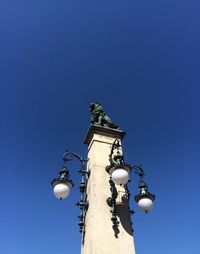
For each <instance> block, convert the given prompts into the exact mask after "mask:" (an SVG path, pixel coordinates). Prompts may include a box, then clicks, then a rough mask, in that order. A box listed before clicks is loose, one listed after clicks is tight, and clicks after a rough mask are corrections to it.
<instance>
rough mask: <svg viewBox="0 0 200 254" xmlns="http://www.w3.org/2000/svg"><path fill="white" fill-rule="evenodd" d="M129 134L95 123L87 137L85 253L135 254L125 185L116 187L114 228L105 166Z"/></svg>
mask: <svg viewBox="0 0 200 254" xmlns="http://www.w3.org/2000/svg"><path fill="white" fill-rule="evenodd" d="M124 135H125V133H124V132H123V131H121V130H118V129H111V128H106V127H101V126H98V125H91V126H90V129H89V131H88V133H87V136H86V138H85V140H84V144H87V145H88V159H89V161H88V170H89V171H90V176H89V179H88V184H87V197H88V202H89V207H88V211H87V214H86V218H85V234H84V239H83V243H82V248H81V254H135V249H134V242H133V235H132V227H131V220H130V213H129V205H128V202H127V197H126V195H125V194H126V192H125V190H124V187H121V186H116V188H117V191H118V197H117V219H118V221H119V225H118V227H117V228H115V229H113V223H112V221H111V216H112V214H111V212H110V210H111V207H109V206H108V204H107V202H106V200H107V198H108V197H110V196H111V191H110V184H109V178H110V175H109V174H108V173H107V172H106V170H105V168H106V166H108V165H109V155H110V152H111V147H112V144H113V142H114V141H115V139H116V138H118V139H120V140H121V139H123V137H124Z"/></svg>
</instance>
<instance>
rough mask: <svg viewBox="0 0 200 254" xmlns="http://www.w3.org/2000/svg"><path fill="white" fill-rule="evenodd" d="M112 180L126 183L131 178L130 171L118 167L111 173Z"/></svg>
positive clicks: (117, 183)
mask: <svg viewBox="0 0 200 254" xmlns="http://www.w3.org/2000/svg"><path fill="white" fill-rule="evenodd" d="M111 177H112V180H113V182H114V183H115V184H116V185H121V184H122V185H125V184H126V183H127V182H128V179H129V172H128V171H127V170H125V169H124V168H116V169H115V170H114V171H113V172H112V174H111Z"/></svg>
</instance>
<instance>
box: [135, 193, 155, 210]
mask: <svg viewBox="0 0 200 254" xmlns="http://www.w3.org/2000/svg"><path fill="white" fill-rule="evenodd" d="M138 206H139V208H140V209H141V210H142V211H144V212H146V213H147V212H149V211H150V210H151V209H152V208H153V202H152V200H151V199H150V198H147V197H145V198H141V199H140V200H139V201H138Z"/></svg>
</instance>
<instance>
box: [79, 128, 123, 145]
mask: <svg viewBox="0 0 200 254" xmlns="http://www.w3.org/2000/svg"><path fill="white" fill-rule="evenodd" d="M94 134H98V135H103V136H106V137H111V138H119V139H121V140H122V139H123V138H124V136H125V134H126V133H125V132H124V131H122V130H119V129H112V128H109V127H104V126H100V125H96V124H91V125H90V128H89V130H88V132H87V135H86V137H85V139H84V142H83V143H84V144H86V145H88V146H89V144H90V142H91V140H92V138H93V136H94Z"/></svg>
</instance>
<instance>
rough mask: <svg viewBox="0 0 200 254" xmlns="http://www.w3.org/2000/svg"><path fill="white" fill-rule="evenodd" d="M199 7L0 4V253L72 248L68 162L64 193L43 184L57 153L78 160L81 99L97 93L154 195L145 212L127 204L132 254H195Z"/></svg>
mask: <svg viewBox="0 0 200 254" xmlns="http://www.w3.org/2000/svg"><path fill="white" fill-rule="evenodd" d="M199 7H200V5H199V1H197V0H187V1H186V0H182V1H180V0H159V1H158V0H153V1H150V0H139V1H138V0H127V1H119V0H116V1H113V0H111V1H104V0H103V1H99V0H92V1H91V0H85V1H80V0H73V1H71V0H59V1H55V0H49V1H46V0H34V1H25V0H18V1H16V0H1V2H0V88H1V92H0V115H1V125H0V169H1V184H0V193H1V195H0V204H1V209H0V253H2V254H44V253H46V254H58V253H75V254H76V253H79V252H80V235H79V232H78V226H77V220H78V219H77V217H76V216H77V215H78V213H79V211H78V208H77V207H76V206H74V203H75V202H76V201H77V200H78V199H79V192H78V183H79V175H78V174H77V173H76V172H75V166H76V165H72V172H71V176H72V178H73V180H74V182H75V183H76V186H75V187H74V188H73V191H72V193H71V195H70V197H69V198H68V199H67V200H66V201H63V202H59V201H58V200H56V199H55V198H54V196H53V194H52V189H51V186H50V182H51V180H52V179H53V178H54V177H55V176H56V174H57V172H58V170H59V169H60V167H61V166H62V153H63V151H64V150H65V149H67V148H68V149H69V150H71V151H75V152H78V153H80V154H81V155H83V156H85V157H86V155H87V147H86V146H85V145H83V144H82V141H83V139H84V136H85V134H86V132H87V129H88V127H89V122H90V118H89V103H90V102H91V101H94V100H99V101H100V102H101V103H102V105H103V106H104V108H105V110H106V111H107V113H108V114H109V115H110V116H111V117H112V119H113V120H114V121H115V122H116V123H117V124H118V125H119V126H120V128H121V129H122V130H124V131H126V132H127V136H126V137H125V139H124V142H123V145H124V151H125V153H126V158H127V162H129V163H142V164H143V165H144V169H145V171H146V175H147V179H146V180H147V182H148V183H149V187H150V191H152V192H153V193H155V194H156V202H155V207H154V209H153V211H152V212H151V213H149V214H148V215H146V214H143V213H142V212H140V211H139V209H138V208H137V206H136V204H135V203H134V202H133V201H131V207H132V208H133V209H134V210H135V211H136V213H135V215H134V216H133V217H132V219H133V223H134V230H135V233H134V234H135V244H136V251H137V254H147V253H149V254H169V253H171V254H180V253H181V254H188V253H192V254H199V247H198V245H199V241H200V235H199V227H200V222H199V210H200V201H199V177H200V173H199V165H200V156H199V150H200V135H199V130H200V119H199V116H200V102H199V97H200V85H199V84H200V75H199V67H200V61H199V59H200V47H199V45H200V34H199V31H200V18H199ZM132 180H133V181H132V183H131V186H130V191H131V194H132V197H133V195H135V194H136V193H137V188H136V183H137V179H136V177H135V176H134V175H132ZM88 254H90V253H88ZM124 254H125V253H124Z"/></svg>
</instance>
